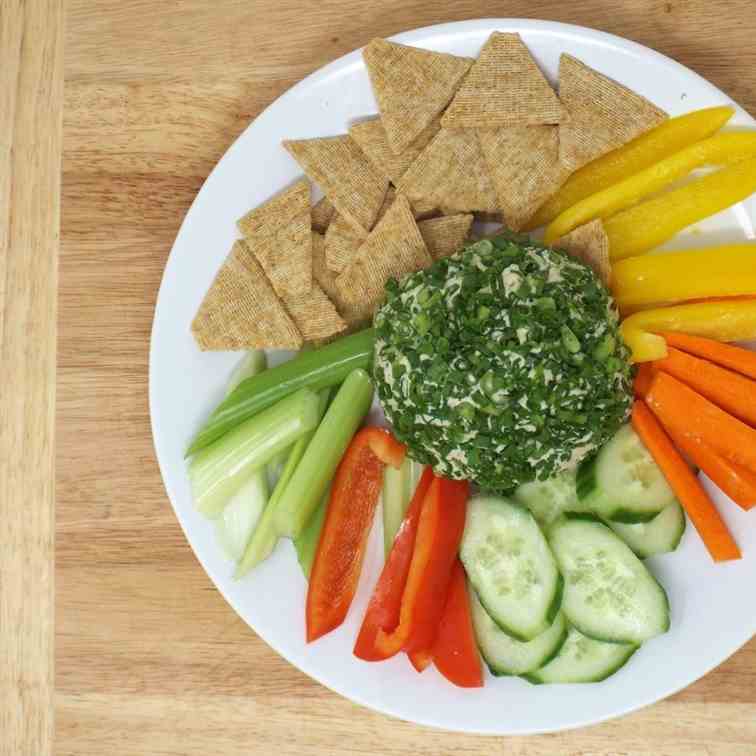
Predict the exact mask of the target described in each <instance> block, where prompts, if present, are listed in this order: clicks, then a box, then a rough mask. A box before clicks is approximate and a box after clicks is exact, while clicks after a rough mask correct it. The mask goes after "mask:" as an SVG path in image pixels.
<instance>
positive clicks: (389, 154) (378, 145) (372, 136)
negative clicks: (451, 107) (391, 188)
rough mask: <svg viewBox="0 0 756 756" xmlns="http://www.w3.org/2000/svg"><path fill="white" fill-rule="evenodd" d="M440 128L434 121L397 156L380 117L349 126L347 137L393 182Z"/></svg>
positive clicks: (437, 122)
mask: <svg viewBox="0 0 756 756" xmlns="http://www.w3.org/2000/svg"><path fill="white" fill-rule="evenodd" d="M440 128H441V123H440V122H439V120H438V119H437V118H434V119H433V121H431V123H430V124H429V125H428V126H427V127H426V128H425V129H423V131H422V132H420V134H419V135H418V136H417V138H416V139H415V141H414V142H412V144H410V145H409V146H407V147H406V148H405V149H404V150H403V151H402V152H401V153H400V154H398V155H397V154H395V153H394V151H393V150H392V149H391V147H390V146H389V143H388V138H387V137H386V130H385V129H384V127H383V122H382V121H381V119H380V118H370V119H369V120H367V121H361V122H359V123H354V124H352V125H351V126H350V127H349V134H350V136H351V137H352V138H353V139H354V141H355V142H357V144H359V145H360V148H361V149H362V151H363V152H364V153H365V154H366V155H367V156H368V159H369V160H370V162H371V163H372V164H373V165H374V166H375V169H376V170H377V171H379V172H380V173H381V174H382V175H383V176H385V177H386V179H387V180H388V181H392V182H394V183H396V182H397V181H399V179H400V178H401V177H402V176H403V175H404V174H405V172H406V171H407V169H408V168H409V167H410V165H412V163H413V162H414V160H415V158H416V157H417V156H418V155H419V154H420V153H421V152H422V151H423V149H424V148H425V146H426V145H427V144H428V142H430V140H431V139H433V137H434V136H436V134H437V133H438V130H439V129H440Z"/></svg>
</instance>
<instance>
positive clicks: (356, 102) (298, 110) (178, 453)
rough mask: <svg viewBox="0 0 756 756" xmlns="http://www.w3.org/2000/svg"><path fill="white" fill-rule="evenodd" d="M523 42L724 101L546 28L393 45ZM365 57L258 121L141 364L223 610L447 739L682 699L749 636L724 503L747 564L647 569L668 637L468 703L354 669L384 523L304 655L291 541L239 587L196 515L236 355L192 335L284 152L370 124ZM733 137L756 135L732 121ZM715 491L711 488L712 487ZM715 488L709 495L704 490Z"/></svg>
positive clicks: (464, 48)
mask: <svg viewBox="0 0 756 756" xmlns="http://www.w3.org/2000/svg"><path fill="white" fill-rule="evenodd" d="M494 30H500V31H512V32H519V33H520V34H521V35H522V37H523V38H524V40H525V42H526V43H527V45H528V47H529V48H530V50H531V51H532V53H533V55H534V56H535V57H536V59H537V60H538V62H539V63H540V65H541V66H542V68H543V70H544V71H545V72H546V74H547V75H548V76H549V77H550V78H551V80H552V81H554V80H555V79H556V73H557V66H558V61H559V55H560V53H562V52H569V53H571V54H572V55H575V56H577V57H578V58H580V59H581V60H583V61H585V62H586V63H587V64H589V65H591V66H593V67H595V68H597V69H598V70H599V71H602V72H604V73H606V74H608V75H609V76H611V77H613V78H615V79H617V80H618V81H620V82H622V83H623V84H626V85H627V86H629V87H631V88H632V89H634V90H636V91H637V92H639V93H641V94H642V95H645V96H646V97H648V98H649V99H650V100H652V101H653V102H654V103H656V104H657V105H659V106H661V107H663V108H665V109H666V110H667V111H668V112H669V113H670V115H679V114H681V113H684V112H686V111H690V110H694V109H696V108H701V107H706V106H711V105H720V104H724V103H729V102H730V100H729V98H728V97H727V96H726V95H725V94H724V93H722V92H721V91H719V90H718V89H717V88H716V87H714V86H712V85H711V84H709V83H708V82H707V81H705V80H704V79H702V78H701V77H700V76H698V75H697V74H695V73H693V72H691V71H689V70H688V69H687V68H684V67H683V66H681V65H679V64H678V63H676V62H675V61H673V60H670V59H669V58H667V57H665V56H663V55H660V54H659V53H657V52H654V51H653V50H649V49H648V48H646V47H642V46H641V45H638V44H635V43H634V42H629V41H627V40H624V39H621V38H619V37H615V36H612V35H609V34H604V33H602V32H597V31H593V30H591V29H585V28H581V27H578V26H567V25H564V24H558V23H551V22H544V21H523V20H513V19H486V20H479V21H467V22H463V23H453V24H444V25H440V26H431V27H427V28H425V29H418V30H415V31H411V32H406V33H404V34H400V35H398V36H397V37H396V40H397V41H399V42H403V43H406V44H410V45H416V46H419V47H427V48H429V49H433V50H439V51H443V52H449V53H456V54H458V55H469V56H475V55H477V54H478V51H479V50H480V48H481V46H482V44H483V42H484V41H485V40H486V38H487V37H488V35H489V34H490V33H491V32H492V31H494ZM376 112H377V111H376V105H375V100H374V99H373V94H372V91H371V88H370V84H369V81H368V76H367V73H366V70H365V66H364V64H363V62H362V56H361V53H360V51H359V50H358V51H355V52H353V53H350V54H349V55H346V56H344V57H343V58H340V59H339V60H337V61H334V62H333V63H331V64H329V65H327V66H325V68H322V69H321V70H320V71H317V72H316V73H314V74H312V75H311V76H308V77H307V78H306V79H305V80H304V81H302V82H300V83H299V84H297V85H296V86H295V87H293V88H292V89H290V90H289V91H288V92H287V93H286V94H284V95H283V96H282V97H280V98H279V99H278V100H276V102H274V103H273V104H272V105H271V106H270V107H269V108H267V110H265V111H264V112H263V113H262V114H261V115H260V116H259V117H258V118H257V119H255V121H254V122H253V123H251V124H250V126H249V127H248V128H247V130H246V131H245V132H244V133H243V134H242V135H241V136H240V137H239V139H238V140H237V141H236V142H235V143H234V144H233V145H232V146H231V148H230V149H229V150H228V152H227V153H226V154H225V156H224V157H223V158H222V159H221V161H220V162H219V163H218V165H217V166H216V167H215V169H214V170H213V172H212V173H211V174H210V176H209V177H208V179H207V181H206V182H205V184H204V186H203V187H202V190H201V191H200V192H199V194H198V195H197V198H196V199H195V201H194V203H193V205H192V207H191V209H190V210H189V212H188V213H187V216H186V218H185V220H184V223H183V225H182V227H181V230H180V232H179V234H178V237H177V239H176V242H175V244H174V246H173V250H172V252H171V255H170V257H169V259H168V263H167V265H166V268H165V273H164V275H163V282H162V285H161V287H160V294H159V297H158V302H157V307H156V311H155V321H154V325H153V331H152V345H151V352H150V411H151V416H152V429H153V435H154V440H155V449H156V452H157V457H158V461H159V463H160V469H161V472H162V475H163V480H164V482H165V487H166V490H167V492H168V495H169V497H170V500H171V503H172V504H173V507H174V509H175V511H176V516H177V517H178V519H179V521H180V523H181V525H182V527H183V529H184V532H185V533H186V537H187V539H188V540H189V543H190V545H191V547H192V549H194V552H195V553H196V555H197V557H198V559H199V560H200V562H201V563H202V566H203V567H204V568H205V570H206V571H207V573H208V575H209V576H210V577H211V579H212V580H213V582H214V583H215V585H216V586H217V587H218V590H219V591H220V592H221V593H222V594H223V596H224V597H225V598H226V600H227V601H228V602H229V603H230V604H231V606H232V607H233V608H234V609H235V610H236V611H237V612H238V614H239V615H240V616H241V617H243V618H244V620H245V621H246V622H247V623H248V624H249V626H250V627H251V628H253V629H254V631H255V632H256V633H257V634H258V635H260V636H261V637H262V638H263V639H264V640H265V641H266V642H267V643H268V644H270V646H272V647H273V648H274V649H275V650H276V651H277V652H278V653H279V654H281V655H282V656H283V657H284V658H286V659H287V660H288V661H290V662H291V663H292V664H294V665H296V666H297V667H299V668H300V669H301V670H303V671H304V672H306V673H307V674H308V675H310V676H312V677H313V678H315V679H316V680H318V681H320V682H321V683H323V685H326V686H328V687H329V688H331V689H332V690H334V691H336V692H338V693H340V694H342V695H344V696H347V697H348V698H350V699H352V700H353V701H356V702H358V703H361V704H363V705H365V706H368V707H371V708H373V709H376V710H378V711H381V712H385V713H386V714H391V715H394V716H397V717H401V718H402V719H406V720H410V721H413V722H418V723H421V724H425V725H432V726H436V727H441V728H445V729H449V730H459V731H465V732H473V733H490V734H499V735H504V734H527V733H538V732H553V731H556V730H563V729H566V728H572V727H579V726H584V725H588V724H592V723H595V722H600V721H601V720H604V719H608V718H610V717H615V716H618V715H620V714H624V713H626V712H629V711H632V710H634V709H638V708H639V707H641V706H645V705H647V704H650V703H652V702H654V701H657V700H659V699H660V698H663V697H665V696H668V695H670V694H671V693H674V692H675V691H677V690H680V689H681V688H683V687H685V686H686V685H689V684H690V683H692V682H693V681H694V680H696V679H698V678H699V677H701V676H702V675H704V674H706V673H707V672H708V671H709V670H710V669H712V668H713V667H715V666H716V665H718V664H720V663H721V662H722V661H723V660H724V659H726V658H727V657H728V656H729V655H730V654H732V653H733V652H734V651H735V650H736V649H738V648H739V647H740V646H741V645H743V644H744V643H745V642H746V641H747V640H748V639H749V638H750V637H751V636H752V635H753V634H754V633H755V632H756V609H754V606H753V602H752V601H751V600H750V599H749V597H750V596H752V594H753V585H754V580H755V579H756V522H754V521H753V516H751V517H750V520H749V518H748V516H747V515H746V514H745V513H743V512H741V511H740V510H739V509H738V508H737V507H736V506H734V505H733V504H732V503H731V502H730V501H728V500H727V499H725V497H723V496H722V495H721V494H719V493H718V492H717V500H718V502H719V504H720V505H721V511H722V513H723V515H724V517H725V519H726V520H727V522H728V524H729V525H730V527H731V528H732V530H733V532H734V533H735V534H736V537H737V540H738V541H739V543H740V546H741V548H742V551H743V559H742V560H741V561H739V562H735V563H729V564H724V565H718V566H715V565H714V564H712V562H711V559H710V558H709V556H708V554H707V552H706V550H705V549H704V547H703V545H702V543H701V540H700V539H699V538H698V536H697V535H696V533H695V531H694V529H693V528H692V526H690V525H689V526H688V528H687V532H686V534H685V537H684V539H683V542H682V545H681V547H680V548H679V549H678V550H677V551H676V552H675V553H674V554H671V555H667V556H664V557H661V558H657V559H654V560H652V564H651V567H652V569H653V571H654V573H655V574H656V575H657V576H658V577H659V579H660V580H661V582H662V584H663V585H664V586H665V588H666V589H667V591H668V593H669V597H670V601H671V606H672V627H671V629H670V631H669V632H668V633H667V634H666V635H663V636H662V637H659V638H656V639H654V640H653V641H651V642H649V643H647V644H646V645H645V646H644V647H643V648H642V649H641V650H640V651H639V652H638V653H637V654H636V655H635V656H634V657H633V658H632V659H631V660H630V662H629V663H628V664H627V665H626V666H625V667H624V668H623V669H622V670H621V671H620V672H619V673H618V674H616V675H614V676H613V677H611V678H610V679H609V680H606V681H605V682H602V683H598V684H593V685H582V686H581V685H568V686H558V685H557V686H533V685H530V684H529V683H527V682H525V681H523V680H520V679H517V678H493V677H491V676H489V675H487V676H486V680H485V686H484V687H483V688H482V689H479V690H461V689H458V688H455V687H453V686H452V685H451V684H449V683H447V682H446V681H445V680H444V679H443V678H442V677H441V676H440V675H439V674H438V673H437V672H436V671H435V669H433V668H431V669H428V670H427V671H426V672H425V673H423V674H422V675H418V674H417V673H416V672H415V671H414V670H413V669H412V668H411V666H410V665H409V663H408V661H407V659H406V657H405V656H404V655H400V656H397V657H395V658H393V659H391V660H389V661H387V662H383V663H381V664H368V663H365V662H362V661H359V660H358V659H356V658H355V657H354V656H353V655H352V646H353V643H354V638H355V635H356V632H357V629H358V627H359V623H360V620H361V618H362V616H363V614H364V610H365V606H366V603H367V599H368V597H369V594H370V590H371V588H372V586H373V585H374V583H375V581H376V579H377V577H378V574H379V571H380V567H381V564H382V548H381V543H382V541H381V534H380V524H379V521H380V517H379V518H377V523H376V527H375V528H374V529H373V533H372V534H371V540H370V544H369V549H368V554H367V558H366V560H365V567H364V570H363V574H362V579H361V581H360V586H359V590H358V594H357V596H356V599H355V601H354V604H353V606H352V608H351V610H350V612H349V615H348V617H347V620H346V622H345V623H344V624H343V626H342V627H341V628H339V629H338V630H337V631H335V632H332V633H331V634H329V635H328V636H326V637H325V638H323V639H321V640H319V641H318V642H316V643H314V644H312V645H309V646H308V645H306V644H305V641H304V605H305V591H306V583H305V580H304V578H303V577H302V574H301V572H300V569H299V565H298V564H297V560H296V557H295V553H294V550H293V548H292V545H291V543H290V542H289V541H282V542H281V543H280V544H279V546H278V548H277V549H276V551H275V553H274V554H273V556H272V557H271V558H270V559H268V560H267V561H266V562H264V563H263V564H262V565H261V566H260V567H259V568H258V569H256V570H255V571H253V573H252V574H250V575H249V576H248V577H247V578H246V579H244V580H242V581H239V582H234V581H233V580H232V579H231V573H232V568H231V565H230V564H229V563H228V562H227V561H225V560H224V558H223V556H222V555H221V551H220V549H219V547H218V545H217V544H216V541H215V531H214V528H213V527H212V525H211V524H210V523H209V522H208V521H207V520H205V519H204V518H203V517H202V516H201V515H200V514H198V513H197V512H196V511H195V509H194V507H193V505H192V499H191V495H190V490H189V484H188V482H187V478H186V473H185V464H184V459H183V456H184V450H185V449H186V446H187V443H188V441H189V439H190V437H191V436H192V435H193V433H194V432H195V430H197V428H198V427H199V426H200V424H201V423H202V421H203V420H204V418H206V417H207V415H208V413H209V412H210V411H211V410H212V408H213V407H214V406H215V404H216V403H217V402H218V400H219V399H220V398H221V396H222V393H223V387H224V384H225V381H226V379H227V377H228V374H229V371H230V370H231V368H232V366H233V365H234V364H235V362H236V361H237V359H238V355H236V354H233V353H214V354H213V353H202V352H200V350H199V349H198V348H197V347H196V345H195V344H194V341H193V339H192V336H191V334H190V332H189V324H190V322H191V320H192V317H193V315H194V313H195V311H196V309H197V307H198V305H199V304H200V302H201V300H202V297H203V295H204V294H205V291H206V290H207V288H208V286H209V284H210V282H211V281H212V279H213V276H214V274H215V272H216V270H217V268H218V267H219V266H220V264H221V262H222V260H223V259H224V257H225V255H226V254H227V252H228V250H229V249H230V247H231V244H232V242H233V240H234V238H235V237H236V235H237V232H236V226H235V221H236V219H237V218H238V217H240V216H241V215H242V214H243V213H244V212H246V211H247V210H248V209H249V208H251V207H254V206H256V205H258V204H260V203H261V202H263V201H264V200H266V199H268V197H270V196H271V195H273V194H275V193H277V192H278V191H280V190H281V189H282V188H284V187H285V186H287V185H288V184H290V183H291V182H292V181H293V180H294V179H296V178H297V177H298V176H300V175H301V170H300V169H299V167H298V166H297V164H296V163H295V162H294V160H293V159H292V158H290V157H289V155H288V154H287V153H286V152H285V150H284V149H283V148H282V147H281V146H280V142H281V140H282V139H285V138H290V139H298V138H299V139H301V138H305V137H316V136H325V135H331V134H338V133H342V132H344V131H345V130H346V128H347V126H348V125H349V123H350V122H351V121H353V120H355V119H358V118H362V117H364V116H367V115H370V114H373V113H376ZM733 124H734V125H738V126H753V125H754V121H753V119H752V118H750V116H748V115H747V114H746V113H745V112H744V111H743V110H742V109H740V108H738V109H737V115H736V116H735V118H734V119H733ZM755 216H756V203H755V202H754V200H753V199H751V200H749V201H748V202H746V203H744V204H742V205H739V206H737V207H736V208H734V209H733V210H730V211H727V212H725V213H721V214H720V215H719V216H717V217H715V218H712V219H709V220H708V221H706V222H705V223H703V224H700V226H699V228H698V229H695V230H693V231H690V232H688V233H686V234H685V235H683V236H681V237H678V238H677V239H676V240H675V242H674V246H701V245H703V244H706V243H716V242H721V241H723V240H726V239H738V240H742V239H743V238H753V237H754V230H753V224H752V220H753V218H754V217H755ZM707 485H708V481H707ZM712 490H713V489H712Z"/></svg>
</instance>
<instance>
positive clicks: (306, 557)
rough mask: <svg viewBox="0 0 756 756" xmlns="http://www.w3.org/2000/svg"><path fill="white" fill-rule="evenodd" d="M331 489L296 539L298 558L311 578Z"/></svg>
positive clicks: (306, 574) (307, 576)
mask: <svg viewBox="0 0 756 756" xmlns="http://www.w3.org/2000/svg"><path fill="white" fill-rule="evenodd" d="M330 493H331V492H330V489H327V490H326V492H325V494H324V495H323V499H322V500H321V502H320V504H318V508H317V509H316V510H315V511H314V512H313V515H312V517H310V519H309V520H308V522H307V525H305V527H304V529H303V530H302V532H301V533H300V534H299V535H298V536H297V537H296V538H295V539H294V548H295V549H296V550H297V559H298V560H299V566H300V567H301V568H302V572H303V573H304V576H305V577H306V578H307V579H308V580H309V579H310V573H311V572H312V563H313V562H314V561H315V552H316V551H317V550H318V543H320V533H321V531H322V530H323V523H324V522H325V518H326V513H327V512H328V498H329V496H330Z"/></svg>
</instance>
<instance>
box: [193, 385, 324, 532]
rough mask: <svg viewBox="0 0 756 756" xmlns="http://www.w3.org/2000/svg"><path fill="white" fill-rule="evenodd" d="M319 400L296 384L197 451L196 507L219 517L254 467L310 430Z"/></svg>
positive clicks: (257, 466) (316, 419)
mask: <svg viewBox="0 0 756 756" xmlns="http://www.w3.org/2000/svg"><path fill="white" fill-rule="evenodd" d="M319 401H320V400H319V397H318V395H317V394H316V393H315V392H314V391H311V390H310V389H300V390H299V391H297V392H296V393H294V394H292V395H290V396H287V397H286V398H285V399H282V400H281V401H280V402H278V404H275V405H273V406H272V407H268V408H267V409H266V410H263V411H262V412H260V413H259V414H258V415H256V416H255V417H253V418H250V419H249V420H247V421H246V422H245V423H242V424H241V425H239V426H238V427H237V428H235V429H234V430H233V431H231V432H230V433H228V434H226V435H225V436H224V437H223V438H221V439H219V440H218V441H216V443H214V444H212V445H211V446H208V447H207V448H205V449H203V450H202V451H200V452H198V453H197V454H196V455H195V456H194V457H193V458H192V461H191V462H190V463H189V481H190V483H191V485H192V493H193V494H194V501H195V504H196V506H197V508H198V509H199V511H200V512H202V513H203V514H204V515H206V516H207V517H211V518H215V517H217V516H218V515H219V514H220V513H221V512H222V511H223V507H224V506H225V504H226V502H227V501H228V500H229V498H230V497H231V496H233V495H234V494H235V493H236V492H237V491H238V490H239V489H240V488H241V486H242V485H243V484H244V483H245V482H246V481H247V480H248V479H249V477H250V475H251V474H252V473H253V472H254V471H255V470H259V469H261V468H262V467H263V466H264V465H266V464H267V463H268V462H270V460H271V459H273V457H275V456H276V454H279V453H280V452H281V451H283V450H284V449H286V447H288V446H290V445H291V444H293V443H294V442H295V441H296V440H297V439H299V438H301V437H302V436H303V435H305V433H307V432H308V431H310V430H312V429H313V428H314V427H315V426H316V425H317V424H318V420H319V419H320V417H319V415H318V404H319Z"/></svg>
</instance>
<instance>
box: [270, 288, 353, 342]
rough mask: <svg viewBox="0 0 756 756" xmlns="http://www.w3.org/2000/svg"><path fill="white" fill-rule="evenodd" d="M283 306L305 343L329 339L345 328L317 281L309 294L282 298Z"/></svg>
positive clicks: (345, 325)
mask: <svg viewBox="0 0 756 756" xmlns="http://www.w3.org/2000/svg"><path fill="white" fill-rule="evenodd" d="M284 306H285V307H286V309H287V311H288V313H289V315H291V317H292V319H293V320H294V322H295V323H296V325H297V328H299V332H300V333H301V334H302V338H303V339H304V340H305V343H311V342H314V341H318V342H320V341H323V340H325V339H330V338H331V337H332V336H336V335H337V334H339V333H341V332H342V331H345V330H346V327H347V324H346V323H345V322H344V320H343V319H342V318H341V316H340V315H339V313H338V312H337V311H336V308H335V307H334V305H333V302H331V300H330V299H329V298H328V295H327V294H326V293H325V292H324V291H323V289H321V288H320V286H318V284H317V283H313V285H312V289H310V293H309V294H303V295H302V296H298V297H287V298H286V299H284Z"/></svg>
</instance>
